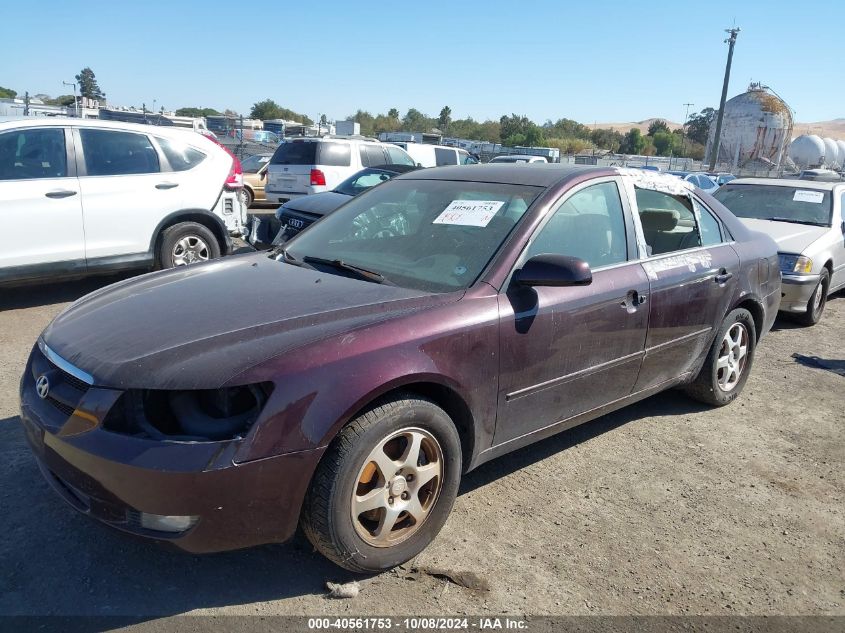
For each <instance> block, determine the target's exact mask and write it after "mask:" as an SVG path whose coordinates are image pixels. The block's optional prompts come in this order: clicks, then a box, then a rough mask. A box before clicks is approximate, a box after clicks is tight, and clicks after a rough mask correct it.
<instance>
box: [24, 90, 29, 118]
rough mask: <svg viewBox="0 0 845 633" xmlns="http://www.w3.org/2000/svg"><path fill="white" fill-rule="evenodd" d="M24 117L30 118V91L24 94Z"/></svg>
mask: <svg viewBox="0 0 845 633" xmlns="http://www.w3.org/2000/svg"><path fill="white" fill-rule="evenodd" d="M23 115H24V116H29V90H27V91H26V92H25V93H23Z"/></svg>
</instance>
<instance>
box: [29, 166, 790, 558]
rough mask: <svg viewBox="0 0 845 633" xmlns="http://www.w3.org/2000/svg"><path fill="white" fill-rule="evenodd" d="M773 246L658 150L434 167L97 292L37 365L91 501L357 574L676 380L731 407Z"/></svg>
mask: <svg viewBox="0 0 845 633" xmlns="http://www.w3.org/2000/svg"><path fill="white" fill-rule="evenodd" d="M779 300H780V273H779V268H778V256H777V249H776V247H775V244H774V242H773V241H772V240H771V239H769V238H768V237H766V236H764V235H761V234H756V233H752V232H750V231H749V230H748V229H746V228H745V227H744V226H743V224H741V223H740V222H738V221H737V220H736V219H735V218H734V216H733V215H731V214H730V212H728V211H727V209H725V208H724V207H723V206H721V205H720V204H719V203H718V202H716V201H715V200H714V199H713V198H711V197H710V196H708V195H706V194H704V193H702V192H700V191H698V190H693V189H691V188H690V187H689V186H688V185H686V184H684V183H682V182H681V181H679V180H677V179H674V178H670V177H661V176H660V175H659V174H651V173H648V172H642V171H639V170H631V171H627V170H617V169H605V168H562V167H561V166H559V165H531V166H527V167H526V166H525V165H521V166H517V167H514V166H509V165H490V166H472V167H445V168H440V169H427V170H420V171H417V172H413V173H410V174H407V175H403V176H400V177H398V178H396V179H394V180H392V181H390V182H388V183H385V184H383V185H381V186H379V187H376V188H374V189H372V190H371V191H369V192H367V193H364V194H362V195H361V196H359V197H356V198H354V199H352V200H351V201H350V202H349V203H347V204H346V205H344V206H343V207H341V208H340V209H338V210H337V211H336V212H335V213H333V214H331V215H329V216H327V217H326V218H324V219H323V220H321V221H320V222H319V223H317V224H315V225H314V226H313V227H311V228H310V229H308V230H307V231H304V232H302V233H301V234H299V235H298V236H296V237H295V238H294V239H293V240H291V241H290V242H288V243H287V244H286V245H285V246H284V248H283V249H280V250H277V251H274V252H271V253H269V254H268V253H258V254H250V255H244V256H238V257H230V258H226V259H224V260H218V261H213V262H208V263H205V264H200V265H196V266H189V267H186V268H180V269H176V270H171V271H162V272H157V273H152V274H149V275H144V276H141V277H137V278H135V279H130V280H127V281H123V282H121V283H118V284H115V285H113V286H110V287H108V288H104V289H102V290H99V291H97V292H95V293H92V294H90V295H88V296H86V297H84V298H82V299H80V300H79V301H77V302H76V303H75V304H74V305H72V306H70V307H69V308H68V309H67V310H65V311H64V312H63V313H62V314H60V315H59V316H58V317H57V318H56V319H55V320H54V321H53V322H52V323H51V324H50V326H49V327H48V328H47V329H46V330H45V331H44V333H43V334H42V336H41V337H40V338H39V339H38V342H37V345H36V346H35V347H34V349H33V351H32V354H31V356H30V359H29V362H28V363H27V366H26V372H25V374H24V376H23V380H22V382H21V410H22V414H21V417H22V420H23V425H24V428H25V429H26V435H27V438H28V440H29V443H30V445H31V447H32V450H33V452H34V454H35V456H36V459H37V460H38V464H39V465H40V467H41V470H42V472H43V473H44V476H45V477H46V478H47V480H48V481H49V482H50V484H51V485H52V486H53V488H54V489H55V490H56V491H57V492H58V493H59V494H60V495H61V496H62V497H63V498H64V499H65V500H66V501H67V502H68V503H70V504H71V505H72V506H73V507H74V508H76V509H77V510H79V511H81V512H84V513H86V514H89V515H90V516H92V517H94V518H96V519H98V520H99V521H101V522H103V523H106V524H108V525H110V526H113V527H115V528H117V529H120V530H123V531H125V532H129V533H132V534H135V535H140V536H144V537H149V538H150V539H154V540H159V541H168V542H170V543H173V544H174V545H176V546H178V547H180V548H182V549H185V550H188V551H191V552H210V551H219V550H226V549H232V548H238V547H245V546H250V545H256V544H259V543H268V542H279V541H284V540H286V539H288V538H289V537H290V536H291V535H292V534H293V533H294V532H295V530H296V529H297V525H300V524H301V525H302V527H303V529H304V531H305V534H306V535H307V536H308V538H309V539H311V541H312V543H313V544H314V545H315V547H316V548H317V549H318V550H320V551H321V552H322V553H323V554H325V555H326V556H327V557H329V558H330V559H331V560H333V561H335V562H336V563H337V564H338V565H341V566H343V567H346V568H348V569H352V570H356V571H374V570H382V569H387V568H390V567H392V566H394V565H397V564H399V563H402V562H403V561H406V560H408V559H410V558H411V557H413V556H414V555H416V554H417V553H419V552H420V551H421V550H422V549H423V548H424V547H425V546H426V545H427V544H428V543H429V542H430V541H431V540H432V539H433V538H434V537H435V536H436V534H437V533H438V531H439V530H440V528H441V527H442V526H443V524H444V523H445V521H446V519H447V517H448V515H449V512H450V510H451V508H452V504H453V502H454V500H455V495H456V493H457V490H458V483H459V480H460V477H461V474H462V473H463V472H466V471H468V470H472V469H473V468H475V467H477V466H478V465H479V464H482V463H483V462H486V461H487V460H490V459H492V458H494V457H496V456H499V455H502V454H504V453H507V452H508V451H512V450H514V449H517V448H519V447H521V446H525V445H527V444H530V443H531V442H536V441H537V440H540V439H542V438H545V437H548V436H549V435H552V434H554V433H558V432H560V431H563V430H564V429H568V428H570V427H572V426H574V425H576V424H580V423H582V422H586V421H588V420H591V419H593V418H596V417H598V416H600V415H602V414H604V413H607V412H609V411H612V410H614V409H618V408H620V407H623V406H625V405H627V404H629V403H631V402H634V401H636V400H640V399H642V398H645V397H647V396H649V395H651V394H654V393H656V392H658V391H661V390H664V389H668V388H670V387H675V386H679V385H684V386H685V389H686V390H687V391H688V392H689V394H690V395H692V396H693V397H695V398H698V399H699V400H703V401H704V402H707V403H709V404H712V405H724V404H727V403H729V402H730V401H731V400H733V399H734V398H735V397H736V396H737V395H738V394H739V393H740V392H741V391H742V388H743V385H744V384H745V381H746V379H747V378H748V374H749V372H750V370H751V365H752V362H753V360H754V350H755V346H756V345H757V343H758V342H759V340H760V338H761V337H762V336H763V335H764V334H765V333H766V332H767V331H768V330H769V328H770V327H771V325H772V321H773V320H774V318H775V314H776V312H777V308H778V302H779Z"/></svg>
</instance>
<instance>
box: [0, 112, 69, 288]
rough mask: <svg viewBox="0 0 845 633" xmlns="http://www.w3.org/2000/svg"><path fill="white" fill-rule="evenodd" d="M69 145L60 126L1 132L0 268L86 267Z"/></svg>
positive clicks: (67, 268) (66, 269) (24, 128)
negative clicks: (1, 226)
mask: <svg viewBox="0 0 845 633" xmlns="http://www.w3.org/2000/svg"><path fill="white" fill-rule="evenodd" d="M68 146H69V143H68V142H67V139H66V133H65V130H64V128H61V127H43V128H38V127H22V128H19V129H16V130H8V131H6V132H3V133H2V134H0V219H2V222H3V230H2V231H0V268H2V269H11V268H19V269H31V270H33V272H37V270H38V268H39V267H44V266H45V265H46V266H47V267H49V268H50V269H51V270H52V269H56V268H57V267H58V268H60V269H62V270H64V271H72V270H76V269H78V270H80V271H82V270H84V268H85V237H84V233H83V230H82V205H81V202H80V195H79V181H78V180H77V179H76V175H75V169H74V168H73V167H74V166H73V161H72V157H73V153H72V152H68ZM45 270H46V269H45ZM20 272H25V271H24V270H19V271H18V273H20ZM11 274H13V275H14V274H16V273H15V272H14V271H12V272H11Z"/></svg>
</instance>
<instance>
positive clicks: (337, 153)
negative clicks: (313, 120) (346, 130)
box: [277, 142, 352, 167]
mask: <svg viewBox="0 0 845 633" xmlns="http://www.w3.org/2000/svg"><path fill="white" fill-rule="evenodd" d="M287 144H288V143H285V145H287ZM315 145H317V146H318V150H317V153H316V161H315V164H317V165H327V166H329V167H349V166H350V165H351V164H352V146H351V145H349V144H348V143H331V142H323V143H315ZM279 147H284V146H283V145H280V146H279ZM277 151H278V150H277ZM302 164H307V163H302Z"/></svg>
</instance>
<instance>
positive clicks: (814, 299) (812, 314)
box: [795, 268, 830, 327]
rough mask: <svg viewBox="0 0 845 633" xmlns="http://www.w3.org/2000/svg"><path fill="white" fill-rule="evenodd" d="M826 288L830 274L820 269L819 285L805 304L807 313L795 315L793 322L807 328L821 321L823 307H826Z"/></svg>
mask: <svg viewBox="0 0 845 633" xmlns="http://www.w3.org/2000/svg"><path fill="white" fill-rule="evenodd" d="M828 288H830V273H829V272H828V271H827V268H822V272H821V274H820V275H819V285H818V286H816V289H815V290H814V291H813V295H812V296H811V297H810V300H809V301H808V302H807V311H806V312H804V313H802V314H796V315H795V320H796V321H798V323H800V324H801V325H805V326H807V327H809V326H811V325H815V324H816V323H818V322H819V321H821V318H822V313H823V312H824V307H825V306H826V305H827V291H828Z"/></svg>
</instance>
